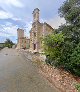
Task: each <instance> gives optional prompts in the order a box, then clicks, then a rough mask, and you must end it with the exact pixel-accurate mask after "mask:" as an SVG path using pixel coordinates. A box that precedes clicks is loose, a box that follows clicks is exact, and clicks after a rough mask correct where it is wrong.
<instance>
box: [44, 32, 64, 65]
mask: <svg viewBox="0 0 80 92" xmlns="http://www.w3.org/2000/svg"><path fill="white" fill-rule="evenodd" d="M63 42H64V36H63V34H62V33H59V34H51V35H48V36H47V37H45V39H44V51H45V54H46V55H47V56H48V60H49V64H51V65H52V64H53V63H54V64H56V63H55V62H54V61H58V60H59V59H60V56H61V48H62V44H63ZM52 60H54V61H52ZM46 62H47V61H46Z"/></svg>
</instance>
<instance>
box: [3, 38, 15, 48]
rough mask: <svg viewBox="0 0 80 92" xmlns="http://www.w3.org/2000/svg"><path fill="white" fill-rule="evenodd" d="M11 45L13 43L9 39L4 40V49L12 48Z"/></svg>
mask: <svg viewBox="0 0 80 92" xmlns="http://www.w3.org/2000/svg"><path fill="white" fill-rule="evenodd" d="M13 45H14V43H13V42H12V41H11V40H10V39H6V41H5V43H4V47H8V48H12V46H13Z"/></svg>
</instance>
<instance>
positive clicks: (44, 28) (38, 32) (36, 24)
mask: <svg viewBox="0 0 80 92" xmlns="http://www.w3.org/2000/svg"><path fill="white" fill-rule="evenodd" d="M39 11H40V10H39V9H38V8H36V9H34V11H33V13H32V14H33V23H32V28H31V31H30V51H32V52H42V51H43V48H42V44H43V42H42V40H41V38H44V37H45V36H47V35H49V34H51V33H52V31H54V29H53V28H52V27H51V26H50V25H49V24H47V23H40V21H39Z"/></svg>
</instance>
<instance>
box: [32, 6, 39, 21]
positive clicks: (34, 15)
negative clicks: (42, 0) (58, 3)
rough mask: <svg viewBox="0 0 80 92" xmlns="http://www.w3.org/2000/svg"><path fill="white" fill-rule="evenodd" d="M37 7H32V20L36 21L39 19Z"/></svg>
mask: <svg viewBox="0 0 80 92" xmlns="http://www.w3.org/2000/svg"><path fill="white" fill-rule="evenodd" d="M39 11H40V10H39V9H38V8H36V9H34V11H33V13H32V14H33V22H37V21H39Z"/></svg>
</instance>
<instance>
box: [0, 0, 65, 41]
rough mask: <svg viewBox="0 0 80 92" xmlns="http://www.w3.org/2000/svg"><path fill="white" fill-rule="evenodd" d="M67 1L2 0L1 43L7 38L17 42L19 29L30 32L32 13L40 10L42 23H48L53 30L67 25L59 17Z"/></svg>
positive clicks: (26, 32)
mask: <svg viewBox="0 0 80 92" xmlns="http://www.w3.org/2000/svg"><path fill="white" fill-rule="evenodd" d="M64 1H65V0H0V42H4V41H5V39H6V38H9V39H11V40H12V41H13V42H17V28H22V29H24V30H25V36H28V37H29V31H30V29H31V24H32V21H33V16H32V12H33V10H34V9H35V8H39V9H40V21H41V22H47V23H48V24H50V25H51V26H52V27H53V28H58V27H59V26H60V25H61V24H64V23H65V20H64V18H60V17H59V15H58V9H59V7H60V6H61V5H62V4H63V2H64Z"/></svg>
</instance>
